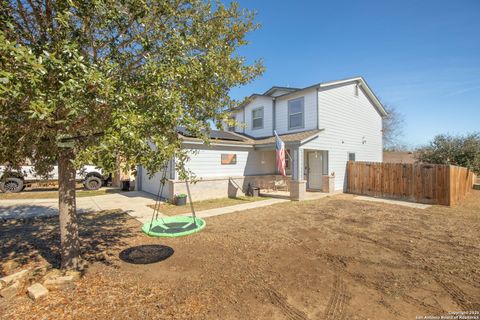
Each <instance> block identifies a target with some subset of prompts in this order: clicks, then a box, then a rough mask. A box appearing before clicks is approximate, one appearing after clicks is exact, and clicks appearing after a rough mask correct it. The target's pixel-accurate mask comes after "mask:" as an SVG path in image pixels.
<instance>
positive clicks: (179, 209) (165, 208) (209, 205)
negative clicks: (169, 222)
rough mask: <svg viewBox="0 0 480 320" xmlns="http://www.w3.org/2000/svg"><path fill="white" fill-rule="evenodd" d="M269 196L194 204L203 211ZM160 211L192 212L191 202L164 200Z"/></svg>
mask: <svg viewBox="0 0 480 320" xmlns="http://www.w3.org/2000/svg"><path fill="white" fill-rule="evenodd" d="M267 199H269V198H267V197H236V198H220V199H210V200H202V201H194V202H193V206H194V208H195V211H202V210H208V209H215V208H222V207H229V206H234V205H237V204H244V203H249V202H255V201H262V200H267ZM149 207H150V208H152V209H155V205H153V204H152V205H149ZM159 211H160V212H161V213H163V214H165V215H167V216H174V215H177V214H182V213H189V212H191V209H190V204H189V203H187V204H186V205H184V206H176V205H174V204H170V203H165V202H162V203H161V204H160V207H159Z"/></svg>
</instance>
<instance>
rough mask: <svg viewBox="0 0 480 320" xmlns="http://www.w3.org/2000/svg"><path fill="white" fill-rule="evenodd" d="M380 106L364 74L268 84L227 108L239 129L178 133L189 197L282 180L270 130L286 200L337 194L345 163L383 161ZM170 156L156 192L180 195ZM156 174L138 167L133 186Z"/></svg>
mask: <svg viewBox="0 0 480 320" xmlns="http://www.w3.org/2000/svg"><path fill="white" fill-rule="evenodd" d="M385 115H386V112H385V109H384V108H383V106H382V104H381V103H380V101H379V100H378V98H377V97H376V96H375V94H374V93H373V91H372V90H371V89H370V87H369V86H368V85H367V83H366V82H365V80H364V79H363V78H362V77H355V78H349V79H345V80H339V81H331V82H324V83H319V84H315V85H312V86H309V87H306V88H285V87H272V88H271V89H269V90H267V91H266V92H265V93H263V94H253V95H251V96H250V99H249V100H248V103H245V104H244V105H241V106H239V107H238V108H237V109H235V110H233V112H232V116H233V117H235V120H236V122H237V123H238V126H236V127H235V128H233V127H231V128H229V129H228V130H229V131H212V135H211V138H212V142H211V144H210V145H209V146H206V145H204V144H203V143H202V142H201V141H200V140H199V139H195V138H194V137H189V136H188V133H187V132H182V131H181V132H180V134H182V138H183V144H184V147H185V148H186V149H189V150H191V151H192V154H194V156H192V157H191V159H190V161H189V162H188V163H187V169H189V170H191V171H192V172H194V173H195V174H196V175H197V178H198V179H199V182H197V183H196V184H194V185H192V186H191V189H192V198H193V200H201V199H208V198H220V197H226V196H227V195H228V194H229V192H230V193H231V192H232V191H235V189H236V187H237V186H239V187H240V188H241V189H242V190H240V191H243V192H245V191H246V189H247V187H248V185H251V186H256V187H260V188H262V189H267V188H272V187H273V186H274V184H275V182H276V181H278V180H279V179H282V178H281V177H280V176H279V175H278V173H277V172H276V168H275V138H274V130H276V131H277V133H278V134H279V135H280V138H281V139H282V140H283V141H284V142H285V145H286V149H287V150H288V154H289V155H290V156H287V176H288V177H287V180H288V185H289V190H290V194H291V197H292V198H293V199H301V198H302V197H304V195H305V193H306V192H307V191H323V192H341V191H344V189H345V185H346V164H347V161H349V160H358V161H375V162H381V161H382V149H383V146H382V117H384V116H385ZM173 161H174V159H173V160H172V163H171V165H170V166H169V168H168V169H167V170H168V172H167V178H169V181H168V182H167V184H166V185H165V187H164V188H163V189H164V190H163V192H162V196H163V197H165V198H170V199H171V198H173V196H174V194H176V193H183V192H185V183H184V182H183V181H178V180H177V179H178V175H177V174H176V172H175V170H174V169H172V168H173V165H172V164H173ZM162 176H163V174H162V173H160V172H159V173H157V174H156V175H155V176H154V177H153V178H152V179H149V178H148V175H147V173H146V172H144V171H142V170H141V168H140V172H139V176H138V179H137V180H138V188H139V189H140V190H144V191H147V192H150V193H154V194H156V193H158V190H159V184H160V182H159V181H160V180H161V177H162Z"/></svg>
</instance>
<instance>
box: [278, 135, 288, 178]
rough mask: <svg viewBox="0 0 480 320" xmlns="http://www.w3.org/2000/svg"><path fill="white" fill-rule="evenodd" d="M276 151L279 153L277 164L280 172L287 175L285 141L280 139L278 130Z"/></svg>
mask: <svg viewBox="0 0 480 320" xmlns="http://www.w3.org/2000/svg"><path fill="white" fill-rule="evenodd" d="M275 151H276V153H277V160H276V164H277V169H278V172H280V174H281V175H282V176H286V175H287V174H286V172H285V167H286V164H285V143H284V142H283V141H282V140H281V139H280V137H279V136H278V134H277V131H275Z"/></svg>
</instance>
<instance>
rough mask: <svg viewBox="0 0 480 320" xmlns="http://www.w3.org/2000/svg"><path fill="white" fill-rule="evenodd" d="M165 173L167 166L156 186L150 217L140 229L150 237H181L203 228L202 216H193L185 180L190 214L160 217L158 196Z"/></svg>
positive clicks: (162, 186)
mask: <svg viewBox="0 0 480 320" xmlns="http://www.w3.org/2000/svg"><path fill="white" fill-rule="evenodd" d="M166 175H167V166H164V167H163V177H162V179H161V180H160V185H159V187H158V194H157V199H156V201H155V207H154V209H153V214H152V219H151V220H150V222H146V223H144V224H143V225H142V231H143V232H145V233H146V234H147V235H149V236H152V237H172V238H173V237H181V236H186V235H189V234H192V233H195V232H198V231H200V230H202V229H203V228H205V225H206V222H205V220H203V219H202V218H198V217H196V216H195V208H194V207H193V201H192V196H191V194H190V186H189V184H188V181H187V180H185V184H186V186H187V193H188V198H189V199H190V208H191V210H192V215H191V216H173V217H162V216H159V214H160V210H159V207H160V198H161V196H162V192H163V188H164V186H165V181H166Z"/></svg>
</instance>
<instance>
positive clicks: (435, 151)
mask: <svg viewBox="0 0 480 320" xmlns="http://www.w3.org/2000/svg"><path fill="white" fill-rule="evenodd" d="M415 157H416V158H417V160H419V161H421V162H425V163H437V164H452V165H456V166H461V167H467V168H469V169H470V170H472V171H473V172H475V173H476V174H480V133H478V132H477V133H472V134H468V135H465V136H451V135H446V134H441V135H437V136H436V137H435V138H434V139H433V141H432V142H430V144H429V145H428V146H424V147H422V148H419V149H418V150H417V151H416V153H415Z"/></svg>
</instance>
